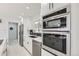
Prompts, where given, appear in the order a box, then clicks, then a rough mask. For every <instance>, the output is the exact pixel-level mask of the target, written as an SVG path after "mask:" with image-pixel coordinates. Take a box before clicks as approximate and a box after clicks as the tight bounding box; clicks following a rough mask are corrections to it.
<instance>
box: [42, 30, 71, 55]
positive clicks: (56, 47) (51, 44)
mask: <svg viewBox="0 0 79 59" xmlns="http://www.w3.org/2000/svg"><path fill="white" fill-rule="evenodd" d="M43 48H44V49H46V50H48V51H49V52H51V53H53V54H56V55H59V56H63V55H70V34H69V33H66V32H52V33H51V34H50V33H48V32H45V33H44V34H43Z"/></svg>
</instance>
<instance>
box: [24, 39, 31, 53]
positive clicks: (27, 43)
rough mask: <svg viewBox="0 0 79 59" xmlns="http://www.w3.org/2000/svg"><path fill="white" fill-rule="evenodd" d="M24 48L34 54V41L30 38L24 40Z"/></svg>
mask: <svg viewBox="0 0 79 59" xmlns="http://www.w3.org/2000/svg"><path fill="white" fill-rule="evenodd" d="M24 47H25V48H26V49H27V50H28V51H29V52H30V54H32V39H31V38H30V37H27V38H24Z"/></svg>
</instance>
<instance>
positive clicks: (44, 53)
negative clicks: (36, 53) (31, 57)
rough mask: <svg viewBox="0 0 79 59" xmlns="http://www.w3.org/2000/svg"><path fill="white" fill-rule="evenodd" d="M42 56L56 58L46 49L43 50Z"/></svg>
mask: <svg viewBox="0 0 79 59" xmlns="http://www.w3.org/2000/svg"><path fill="white" fill-rule="evenodd" d="M41 55H42V56H54V55H53V54H51V53H49V52H47V51H45V50H44V49H41Z"/></svg>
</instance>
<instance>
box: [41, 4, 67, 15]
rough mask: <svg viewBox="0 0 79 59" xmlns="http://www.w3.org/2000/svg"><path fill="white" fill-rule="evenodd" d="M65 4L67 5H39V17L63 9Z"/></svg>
mask: <svg viewBox="0 0 79 59" xmlns="http://www.w3.org/2000/svg"><path fill="white" fill-rule="evenodd" d="M67 4H69V3H43V4H41V15H46V14H48V13H50V12H51V11H55V10H56V9H58V8H61V7H64V6H65V5H67Z"/></svg>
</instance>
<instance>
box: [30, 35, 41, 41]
mask: <svg viewBox="0 0 79 59" xmlns="http://www.w3.org/2000/svg"><path fill="white" fill-rule="evenodd" d="M29 37H31V38H32V40H35V41H38V42H42V37H40V36H35V35H30V36H29Z"/></svg>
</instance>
